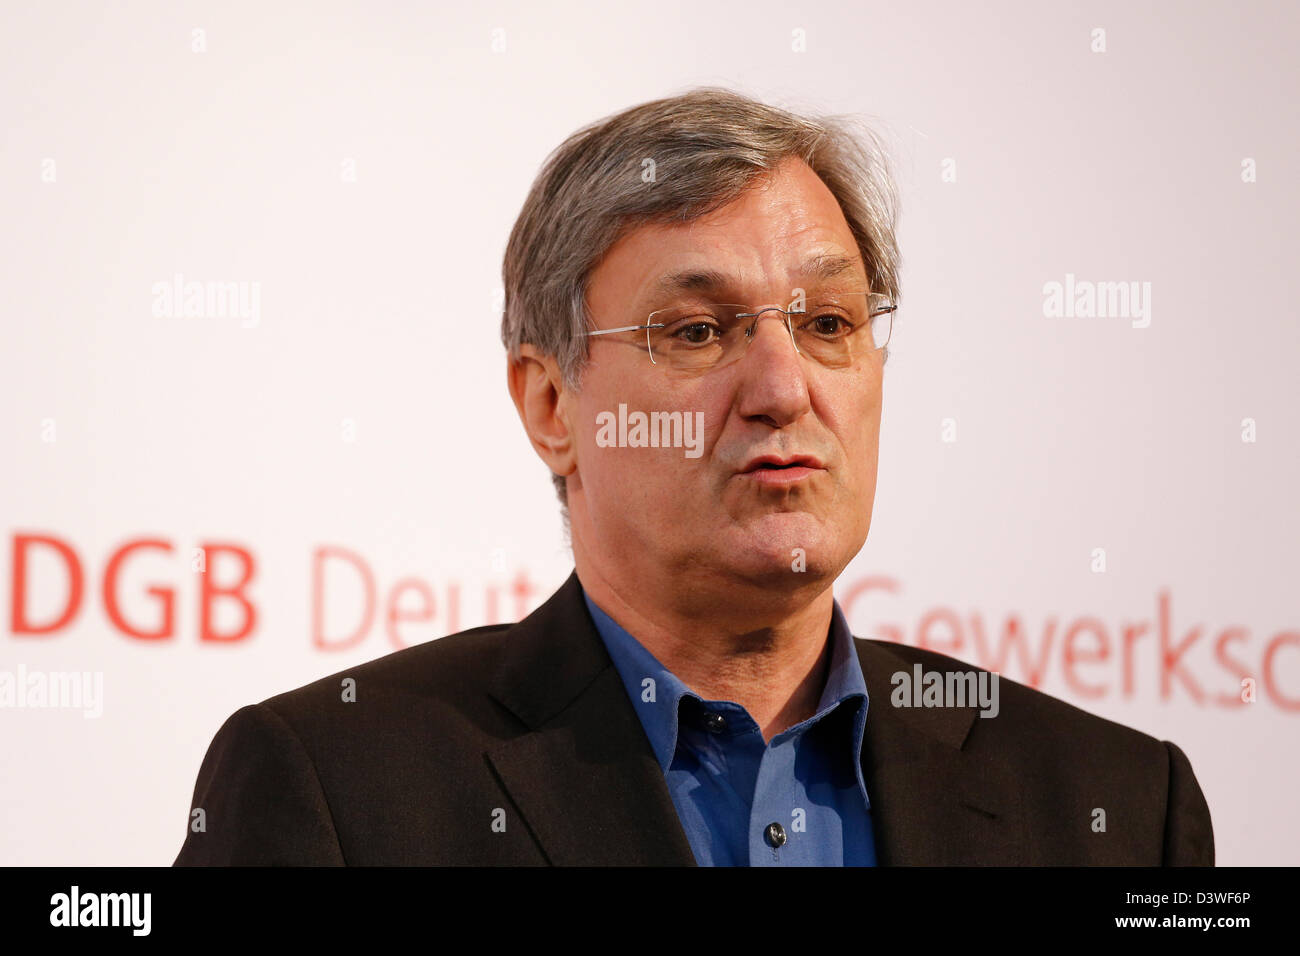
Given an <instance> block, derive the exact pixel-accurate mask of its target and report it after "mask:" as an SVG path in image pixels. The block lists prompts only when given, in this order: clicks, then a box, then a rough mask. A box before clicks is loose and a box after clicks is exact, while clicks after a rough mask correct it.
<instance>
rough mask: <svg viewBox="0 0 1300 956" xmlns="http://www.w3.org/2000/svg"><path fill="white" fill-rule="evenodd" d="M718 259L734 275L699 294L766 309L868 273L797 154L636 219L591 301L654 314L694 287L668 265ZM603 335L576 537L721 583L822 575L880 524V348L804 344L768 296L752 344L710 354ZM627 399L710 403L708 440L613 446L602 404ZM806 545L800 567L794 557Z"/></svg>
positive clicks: (582, 417)
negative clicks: (847, 263) (679, 214)
mask: <svg viewBox="0 0 1300 956" xmlns="http://www.w3.org/2000/svg"><path fill="white" fill-rule="evenodd" d="M820 257H844V258H848V259H851V260H853V261H852V265H851V267H850V268H849V269H847V270H846V271H843V272H841V274H839V275H836V276H834V277H832V278H818V277H817V276H816V275H814V274H811V273H809V272H807V271H804V270H805V267H806V266H807V265H808V264H809V263H810V261H814V260H818V259H819V258H820ZM823 261H824V259H823ZM703 271H708V272H713V273H721V274H722V276H724V277H726V279H725V284H723V285H721V286H720V287H717V288H710V289H708V290H707V291H706V292H703V293H702V292H699V291H696V292H691V293H688V295H691V296H695V297H699V296H701V295H703V296H704V297H706V298H711V299H712V300H713V301H716V302H734V303H742V304H745V305H749V306H752V307H754V309H751V311H754V310H755V309H758V308H762V307H763V306H768V305H774V306H778V307H780V308H786V307H787V306H788V305H789V303H790V302H791V300H792V299H793V297H794V294H795V293H794V290H796V289H804V290H805V291H806V292H807V294H808V296H809V299H810V300H811V299H812V297H813V295H814V293H815V291H816V290H817V289H819V288H820V289H827V290H829V289H831V288H834V289H837V290H840V291H846V290H860V291H868V290H869V285H868V282H867V278H866V272H865V270H864V268H863V264H862V260H861V257H860V255H859V252H858V247H857V244H856V243H855V241H854V239H853V234H852V233H851V232H850V230H849V227H848V223H847V222H846V221H845V219H844V215H843V213H842V212H841V211H840V208H839V205H838V203H837V202H836V201H835V198H834V196H833V195H832V194H831V192H830V190H829V189H828V188H827V187H826V185H825V184H824V183H823V182H822V181H821V180H820V179H819V178H818V177H817V175H816V174H815V173H814V172H813V171H812V170H811V169H810V168H809V167H808V166H807V165H806V164H805V163H803V162H802V161H799V160H790V161H787V162H786V163H784V164H783V165H782V166H780V167H779V168H778V169H777V170H776V171H774V173H773V174H771V175H770V176H768V177H765V178H763V179H760V180H758V181H757V183H756V185H755V187H754V188H751V189H748V190H746V192H745V193H744V194H743V195H742V196H741V197H740V198H739V199H737V200H735V201H734V202H732V203H731V204H729V205H727V206H725V207H723V208H722V209H720V210H717V211H716V212H714V213H712V214H710V215H708V216H706V217H704V218H701V219H698V220H696V221H694V222H690V223H685V224H671V225H647V226H644V227H641V228H638V229H635V230H634V231H632V232H630V233H628V234H627V235H625V236H624V237H623V238H621V239H620V241H619V242H618V243H616V244H615V245H614V246H613V247H612V248H611V249H610V250H609V252H608V254H607V255H606V256H605V258H604V259H603V260H602V261H601V263H600V265H599V267H598V268H597V269H596V270H595V272H594V273H593V274H592V277H591V281H590V284H589V289H588V296H587V303H588V308H589V310H590V312H591V315H592V316H593V317H594V319H595V323H596V325H597V327H599V328H617V327H620V326H629V325H643V324H645V323H646V321H647V316H648V315H649V314H650V313H651V312H652V311H654V310H657V309H662V308H665V307H668V306H670V305H672V304H673V303H674V301H675V300H680V299H681V298H682V294H681V293H671V292H669V293H664V292H663V291H661V285H662V282H663V280H664V278H665V277H668V276H674V275H678V274H682V273H693V272H703ZM794 321H796V322H797V321H798V319H797V318H796V319H795V320H794ZM861 335H862V337H863V338H866V337H867V336H868V335H869V333H868V332H867V331H866V330H861ZM868 341H869V340H868ZM590 342H591V360H590V362H589V364H588V366H587V369H586V371H585V374H584V377H583V380H582V387H581V389H580V390H579V391H578V392H576V393H566V396H565V401H566V402H568V403H569V408H570V411H571V417H570V419H569V420H570V422H571V425H572V428H573V430H574V439H575V442H576V446H577V462H578V470H577V474H576V475H574V476H571V477H570V480H569V501H570V511H571V514H572V518H573V530H574V537H575V547H581V548H582V549H583V551H584V552H585V554H586V555H587V556H588V558H589V559H590V560H591V561H593V562H599V563H601V564H604V565H605V569H604V570H605V573H608V572H610V571H614V572H615V574H614V577H616V578H619V579H622V580H624V581H630V580H634V579H636V578H638V577H639V578H641V579H642V580H645V581H646V582H647V583H649V582H650V581H653V580H655V579H657V578H658V579H663V578H664V577H665V576H668V577H672V578H676V577H677V576H678V575H679V574H681V573H682V572H688V573H689V574H690V575H691V576H692V577H693V578H694V580H695V581H696V582H698V583H699V584H700V585H702V586H704V587H706V588H708V587H709V586H710V585H712V586H714V587H716V586H726V585H736V584H740V583H742V582H748V583H750V584H758V585H761V586H762V587H764V588H772V587H777V588H785V589H788V590H789V591H793V590H795V589H798V588H800V587H802V586H804V585H810V584H813V583H814V582H819V583H820V587H821V588H824V587H825V586H826V585H828V584H829V581H830V580H833V579H834V578H835V577H836V576H838V575H839V573H840V571H842V570H843V568H844V566H845V565H846V564H847V563H848V562H849V561H850V560H851V559H852V558H853V556H854V555H855V554H857V552H858V551H859V550H860V549H861V547H862V544H863V542H865V541H866V538H867V532H868V529H869V528H870V524H871V509H872V503H873V500H874V497H875V488H876V463H877V452H878V442H879V433H880V408H881V373H882V363H883V353H881V352H868V353H867V354H865V355H863V356H862V357H860V358H857V359H856V360H855V362H854V364H853V365H851V366H848V367H845V368H829V367H825V366H822V365H820V364H818V363H816V362H815V361H814V360H813V359H812V358H811V357H809V356H806V355H801V354H799V353H798V352H796V350H795V347H794V344H793V342H792V341H791V338H790V333H789V331H788V330H787V328H786V325H785V322H784V316H782V315H780V313H777V312H765V313H763V316H762V317H761V318H760V319H759V321H758V324H757V326H756V327H755V330H754V338H753V340H752V341H751V342H750V343H749V344H748V346H746V347H745V348H744V350H743V352H742V355H741V357H740V359H739V360H737V361H734V362H732V363H731V364H728V365H723V366H721V367H718V368H714V369H711V370H708V371H706V372H699V371H692V372H685V371H683V370H680V369H673V368H670V367H668V365H667V364H666V363H663V362H661V363H660V364H658V365H652V364H651V362H650V357H649V355H648V353H647V350H646V340H645V333H644V332H621V333H615V334H613V335H608V336H596V337H593V338H591V339H590ZM620 404H623V405H626V406H627V412H628V414H629V415H630V414H632V413H633V412H638V411H639V412H644V413H647V415H648V414H649V413H651V412H655V411H659V412H682V413H684V415H688V416H691V418H692V420H694V419H695V417H696V416H695V414H694V413H696V412H702V413H703V426H704V431H703V435H702V437H701V439H700V442H701V444H700V446H699V449H700V454H699V457H689V456H687V455H686V454H685V451H686V449H683V448H680V447H679V448H662V447H660V448H649V447H617V446H615V447H609V446H608V437H609V431H608V430H607V431H606V432H605V439H604V440H603V441H601V442H598V440H597V439H598V422H599V421H601V419H600V418H598V416H600V415H601V413H613V414H614V415H617V413H618V408H619V405H620ZM605 420H606V421H608V418H606V419H605ZM760 456H772V457H774V458H775V459H778V460H781V461H788V460H790V459H792V458H796V457H801V456H806V457H809V458H813V459H816V461H817V463H818V464H819V466H820V467H811V468H797V469H790V470H788V471H776V470H772V469H765V468H755V467H754V465H755V459H757V458H759V457H760ZM796 549H800V550H799V551H796ZM800 553H802V554H803V555H804V560H805V561H806V568H807V570H806V571H805V572H804V573H803V574H802V575H801V574H799V573H797V572H796V571H795V570H793V569H794V568H795V567H798V564H797V560H798V558H799V555H800ZM611 563H615V564H616V565H617V568H616V569H615V568H612V567H610V564H611Z"/></svg>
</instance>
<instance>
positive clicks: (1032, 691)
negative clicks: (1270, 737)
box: [854, 638, 1168, 761]
mask: <svg viewBox="0 0 1300 956" xmlns="http://www.w3.org/2000/svg"><path fill="white" fill-rule="evenodd" d="M854 640H855V641H858V642H859V643H860V645H867V647H866V648H865V651H866V653H865V655H864V656H865V657H866V658H867V659H869V660H872V661H876V662H880V664H881V665H883V666H886V667H887V666H889V664H890V663H891V662H892V663H896V664H898V665H900V666H901V667H906V668H908V669H910V668H912V667H913V666H914V665H915V664H920V665H921V668H922V670H923V671H926V672H928V671H938V672H940V673H943V674H947V673H950V672H966V673H969V672H972V671H973V672H975V673H977V674H981V673H992V672H991V671H989V670H988V669H987V668H983V667H978V666H976V665H974V664H971V663H968V662H966V661H962V660H958V659H957V658H955V657H949V656H947V655H945V654H940V653H938V652H936V651H930V650H926V649H924V648H920V647H913V646H912V645H910V644H899V643H896V642H894V641H882V640H874V639H863V638H854ZM881 676H882V677H883V678H884V687H885V688H888V687H889V686H890V685H889V678H890V675H888V674H886V675H881ZM997 688H998V698H999V699H998V704H997V706H998V718H997V719H992V720H987V721H984V720H981V721H977V726H978V725H979V724H983V723H987V724H989V725H1000V728H1001V729H1014V730H1015V731H1016V732H1017V733H1019V734H1022V735H1025V736H1027V737H1029V738H1032V739H1036V740H1044V739H1055V740H1059V741H1062V742H1065V741H1070V742H1072V746H1073V745H1078V744H1085V745H1091V746H1094V747H1095V746H1101V745H1105V746H1107V747H1109V748H1114V749H1116V750H1117V751H1118V752H1119V753H1127V754H1129V755H1131V756H1141V757H1144V758H1146V759H1151V760H1157V761H1166V760H1167V759H1168V753H1167V751H1166V749H1165V746H1164V743H1163V742H1161V741H1160V740H1158V739H1157V738H1155V737H1153V736H1151V735H1150V734H1146V733H1143V732H1142V731H1140V730H1137V729H1135V728H1133V727H1129V726H1127V725H1125V724H1121V723H1118V722H1116V721H1113V720H1108V719H1107V718H1105V717H1099V716H1098V715H1096V714H1093V713H1090V712H1088V711H1086V710H1084V709H1083V708H1082V707H1077V706H1075V705H1074V704H1070V703H1067V702H1066V701H1063V700H1061V699H1060V698H1058V697H1053V696H1052V695H1051V694H1048V693H1046V692H1045V691H1041V690H1038V689H1036V688H1033V687H1030V686H1028V685H1026V684H1022V683H1020V682H1018V681H1013V680H1011V679H1009V678H1007V677H1004V676H1002V675H1001V674H999V675H998V683H997Z"/></svg>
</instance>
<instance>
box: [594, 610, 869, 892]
mask: <svg viewBox="0 0 1300 956" xmlns="http://www.w3.org/2000/svg"><path fill="white" fill-rule="evenodd" d="M583 598H584V599H585V600H586V602H587V608H588V609H589V610H590V611H591V616H592V619H593V620H594V621H595V623H596V630H597V631H598V632H599V633H600V637H601V640H603V641H604V642H605V647H606V649H607V650H608V651H609V656H610V657H611V658H612V659H613V661H614V667H615V668H616V669H617V671H618V673H619V677H620V678H621V679H622V681H623V686H624V687H625V688H626V690H627V694H628V697H629V698H630V699H631V701H632V707H633V709H634V710H635V711H636V713H637V716H638V717H639V718H640V720H641V726H642V727H643V728H645V732H646V736H647V737H648V738H649V739H650V746H651V748H652V749H653V750H654V754H655V756H656V757H657V758H658V760H659V765H660V766H661V767H662V768H663V771H664V778H665V780H666V782H667V784H668V792H669V794H670V795H671V796H672V799H673V805H674V806H676V808H677V816H678V818H679V819H680V820H681V823H682V828H683V829H684V830H685V831H686V837H687V839H688V840H689V841H690V844H691V850H692V851H693V852H694V854H695V861H696V862H697V863H698V864H699V865H700V866H875V864H876V847H875V840H874V838H873V835H872V832H871V801H870V800H869V798H868V797H867V787H866V783H865V782H864V781H863V779H862V760H861V755H862V738H863V733H864V731H865V727H866V722H867V703H868V701H867V684H866V681H865V680H864V679H863V677H862V666H861V665H860V664H859V662H858V654H857V650H856V649H855V648H854V646H853V635H852V633H851V632H850V631H849V626H848V622H847V621H845V619H844V614H843V612H842V611H841V610H840V606H839V603H838V602H836V603H835V606H834V612H833V614H832V616H831V627H830V641H831V668H830V674H829V675H828V676H827V679H826V686H825V688H824V689H823V690H822V695H821V702H820V703H819V704H818V707H817V713H816V714H815V715H814V716H812V717H810V718H808V719H807V720H805V721H804V722H803V723H801V724H796V725H795V726H794V727H790V728H788V729H787V730H784V731H782V732H781V733H779V734H777V735H776V736H775V737H773V738H772V740H771V741H770V742H768V743H764V741H763V734H762V732H761V731H760V730H759V727H758V724H756V723H755V722H754V719H753V718H752V717H750V716H749V714H748V713H747V712H746V710H745V708H744V707H742V706H740V705H739V704H737V703H734V702H732V701H726V700H703V699H701V698H700V696H699V695H698V694H696V693H695V692H694V691H692V690H691V689H690V688H688V687H687V686H686V685H685V684H683V683H682V682H681V681H680V680H679V679H678V678H677V677H676V676H675V675H674V674H673V673H672V672H671V671H669V670H668V669H667V668H665V667H664V666H663V664H661V663H659V661H658V660H657V659H656V658H655V656H654V655H653V654H651V653H650V652H649V651H648V650H646V649H645V647H644V646H642V644H641V643H640V642H639V641H638V640H637V639H636V638H634V637H633V636H632V635H631V634H629V633H628V632H627V631H625V630H624V629H623V628H622V627H620V626H619V625H618V624H617V623H615V621H614V619H613V618H611V617H610V616H609V615H608V614H606V613H605V612H604V611H602V610H601V609H600V608H599V607H597V606H596V604H595V603H593V602H592V600H591V598H590V597H587V594H586V591H583Z"/></svg>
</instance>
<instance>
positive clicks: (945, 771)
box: [854, 638, 1023, 866]
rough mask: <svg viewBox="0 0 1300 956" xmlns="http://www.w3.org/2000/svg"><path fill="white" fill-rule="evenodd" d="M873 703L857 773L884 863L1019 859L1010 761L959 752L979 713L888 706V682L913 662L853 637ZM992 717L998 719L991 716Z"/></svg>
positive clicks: (1017, 816)
mask: <svg viewBox="0 0 1300 956" xmlns="http://www.w3.org/2000/svg"><path fill="white" fill-rule="evenodd" d="M854 644H855V645H856V646H857V649H858V659H859V661H860V662H861V664H862V674H863V676H864V677H865V678H866V682H867V693H868V695H869V697H870V703H869V705H868V711H867V723H866V738H865V740H864V741H863V745H862V773H863V779H864V781H865V782H866V785H867V797H868V799H869V800H870V802H871V815H872V824H873V829H874V833H875V838H876V858H877V862H878V863H879V864H880V865H881V866H896V865H920V866H977V865H990V864H991V865H998V866H1015V865H1017V863H1018V861H1019V860H1020V858H1021V847H1022V845H1023V834H1022V832H1021V825H1020V823H1021V820H1022V814H1021V813H1020V805H1019V788H1018V787H1017V785H1016V779H1015V775H1014V773H1013V772H1012V771H1011V769H1010V768H1009V767H1007V766H1006V765H1004V764H1002V763H1000V762H999V761H997V760H996V759H992V758H976V757H974V756H972V755H971V754H970V753H969V752H967V751H964V750H963V749H962V745H963V743H964V742H965V740H966V737H967V735H968V734H969V733H970V731H971V729H972V726H973V724H974V723H975V721H976V720H980V719H984V718H980V717H978V716H977V715H978V711H977V710H975V709H973V708H969V707H964V708H958V707H934V708H915V707H910V708H909V707H894V706H893V705H892V704H891V702H890V694H891V693H892V692H893V690H894V687H893V685H892V683H891V681H890V678H891V677H892V675H893V674H894V673H895V672H897V671H906V672H908V673H911V671H912V665H913V663H914V662H913V661H912V660H908V659H906V658H904V657H903V656H901V655H900V654H899V653H898V652H897V651H896V650H894V649H893V648H892V646H891V645H890V644H889V642H886V641H867V640H861V639H858V638H854ZM989 719H992V720H996V719H997V718H989Z"/></svg>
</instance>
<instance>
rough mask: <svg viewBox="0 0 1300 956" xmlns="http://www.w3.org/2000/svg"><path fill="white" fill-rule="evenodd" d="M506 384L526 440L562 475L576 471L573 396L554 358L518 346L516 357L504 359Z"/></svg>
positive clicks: (549, 465) (530, 346) (526, 346)
mask: <svg viewBox="0 0 1300 956" xmlns="http://www.w3.org/2000/svg"><path fill="white" fill-rule="evenodd" d="M506 383H507V384H508V385H509V387H510V397H511V398H512V399H514V402H515V409H516V410H517V411H518V412H519V419H520V421H522V422H523V423H524V431H525V432H527V433H528V440H529V441H530V442H532V443H533V449H534V450H535V451H536V452H537V455H538V457H540V458H541V459H542V461H544V462H545V463H546V467H548V468H550V469H551V471H552V472H553V473H555V474H557V475H561V476H568V475H571V474H573V473H574V472H575V471H577V469H578V458H577V453H576V450H575V448H574V442H573V431H572V429H571V427H570V424H571V423H570V415H571V399H572V397H573V395H572V392H570V391H569V390H568V389H567V388H565V385H564V378H563V376H561V375H560V367H559V365H558V364H557V363H556V361H555V357H554V356H553V355H548V354H545V353H543V352H540V351H539V350H538V349H536V348H535V347H534V346H532V345H521V346H520V347H519V358H517V359H513V358H510V357H509V356H507V358H506Z"/></svg>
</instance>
